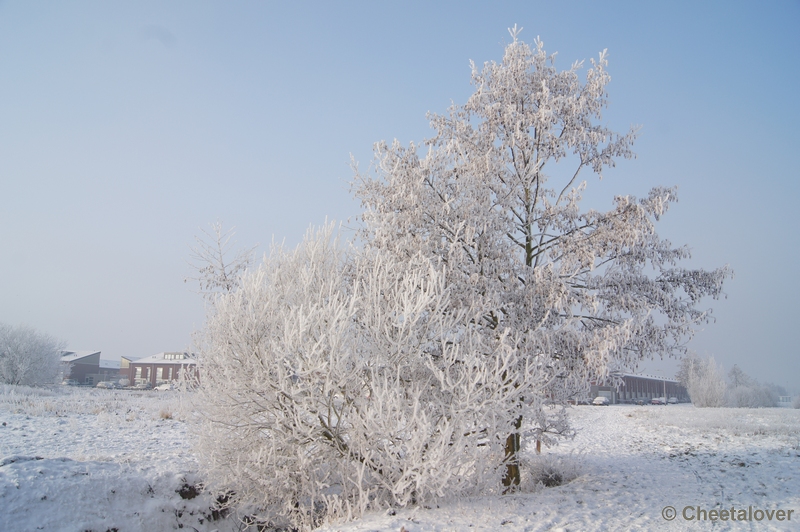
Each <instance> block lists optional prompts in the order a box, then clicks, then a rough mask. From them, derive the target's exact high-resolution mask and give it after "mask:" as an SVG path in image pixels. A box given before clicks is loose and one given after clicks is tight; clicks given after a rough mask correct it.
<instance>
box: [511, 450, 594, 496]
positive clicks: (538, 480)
mask: <svg viewBox="0 0 800 532" xmlns="http://www.w3.org/2000/svg"><path fill="white" fill-rule="evenodd" d="M582 465H583V460H582V459H581V458H580V456H578V455H574V454H569V455H566V456H556V455H552V454H541V455H535V456H534V457H533V458H530V459H528V460H526V461H525V463H524V466H525V470H526V472H527V475H526V476H527V482H525V484H526V485H527V486H528V489H529V490H531V491H535V490H538V489H541V488H552V487H555V486H561V485H562V484H566V483H568V482H571V481H573V480H575V479H576V478H578V477H579V476H580V472H581V469H582Z"/></svg>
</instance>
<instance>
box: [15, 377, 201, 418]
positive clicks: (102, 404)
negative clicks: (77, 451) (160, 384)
mask: <svg viewBox="0 0 800 532" xmlns="http://www.w3.org/2000/svg"><path fill="white" fill-rule="evenodd" d="M0 411H6V412H11V413H15V414H24V415H27V416H70V415H91V414H93V415H101V414H107V415H113V416H123V417H124V418H125V419H129V420H133V419H138V418H139V417H140V416H145V417H151V418H156V417H162V416H161V412H162V411H168V412H170V413H172V414H173V415H176V416H177V417H178V418H179V419H181V420H184V419H185V415H184V414H185V413H186V412H188V411H189V408H188V406H187V403H186V401H185V400H184V397H183V396H182V395H180V394H178V393H176V392H154V391H133V390H106V389H102V388H84V387H72V386H69V387H67V386H61V387H49V388H29V387H27V386H14V385H9V384H3V385H0ZM170 417H172V416H170Z"/></svg>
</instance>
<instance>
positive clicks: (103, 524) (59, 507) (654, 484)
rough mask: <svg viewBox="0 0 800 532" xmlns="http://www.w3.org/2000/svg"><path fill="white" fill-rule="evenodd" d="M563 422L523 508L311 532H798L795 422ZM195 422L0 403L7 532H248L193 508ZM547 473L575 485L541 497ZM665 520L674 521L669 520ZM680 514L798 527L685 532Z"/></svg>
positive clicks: (504, 503) (722, 416) (381, 519)
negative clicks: (565, 431) (716, 514)
mask: <svg viewBox="0 0 800 532" xmlns="http://www.w3.org/2000/svg"><path fill="white" fill-rule="evenodd" d="M570 414H571V419H572V422H573V424H574V425H575V426H576V427H577V428H578V429H579V430H578V435H577V436H576V437H575V439H574V440H572V441H567V442H563V443H562V444H561V445H559V446H557V447H554V448H549V449H545V450H544V452H543V454H542V455H541V456H540V457H537V456H536V455H535V453H533V452H532V449H527V450H526V464H525V470H524V476H523V492H522V493H519V494H515V495H508V496H503V497H481V498H473V499H463V500H456V501H449V502H444V503H440V504H439V505H438V507H431V508H414V509H398V510H394V511H392V512H380V513H368V514H367V515H365V516H364V517H363V518H362V519H360V520H358V521H355V522H351V523H339V524H331V525H328V526H327V527H323V528H322V529H320V530H324V531H328V532H333V531H342V532H366V531H373V530H380V531H383V530H387V531H395V532H399V531H400V530H403V529H404V530H405V531H406V532H422V531H426V532H427V531H433V532H445V531H461V530H465V531H472V530H475V531H478V530H480V531H489V530H501V531H503V532H505V531H509V532H510V531H539V530H541V531H544V530H572V531H583V530H598V531H599V530H665V531H679V530H712V529H713V530H736V531H739V530H743V531H744V530H787V531H788V530H798V529H800V516H799V515H798V514H799V513H800V410H791V409H779V408H773V409H755V410H748V409H728V408H723V409H697V408H694V407H692V406H691V405H670V406H627V405H619V406H609V407H592V406H580V407H575V408H573V409H571V411H570ZM190 415H191V414H190V408H189V406H188V400H187V398H185V397H182V396H181V395H180V394H178V393H173V392H164V393H158V392H131V391H126V390H96V389H91V390H90V389H82V388H81V389H77V388H70V389H56V390H40V389H30V388H22V387H9V386H5V387H2V388H0V508H2V511H0V530H3V531H28V530H56V531H57V530H63V531H83V530H91V531H98V532H103V531H106V530H114V529H116V530H119V531H128V530H133V531H136V530H154V531H160V530H177V529H187V530H192V529H195V530H198V531H213V530H219V531H227V530H240V529H243V527H242V526H241V525H240V522H239V521H238V520H237V519H236V518H235V516H233V515H230V516H228V517H227V518H222V519H214V518H215V517H219V516H218V515H213V514H212V508H213V507H214V503H215V501H214V497H213V496H212V495H211V494H209V493H203V492H201V489H200V486H201V484H202V479H201V477H200V475H199V474H198V464H197V461H196V459H195V458H194V456H193V454H192V451H191V442H190V435H189V432H188V431H187V422H186V420H187V419H188V417H189V416H190ZM542 469H545V470H549V471H551V472H552V471H555V472H557V473H559V474H562V475H563V476H564V477H565V478H566V479H569V478H570V477H575V478H574V479H573V480H571V481H569V482H566V483H564V484H562V485H559V486H555V487H548V488H545V487H542V486H536V485H535V484H534V481H533V477H534V476H537V475H540V473H541V470H542ZM198 492H199V493H198ZM666 506H672V507H674V508H675V509H676V510H677V512H678V514H679V515H678V517H677V518H676V519H675V520H673V521H666V520H665V519H664V518H663V517H662V513H661V512H662V509H663V508H664V507H666ZM687 506H691V507H692V508H697V507H700V508H701V509H704V510H706V511H708V510H712V509H717V510H719V509H728V510H730V509H731V508H734V509H736V510H739V509H748V508H750V507H751V508H753V509H761V510H770V511H771V510H784V511H786V510H794V515H793V516H792V518H791V521H786V520H784V521H783V522H779V521H777V520H775V519H773V520H772V521H767V520H766V518H765V519H763V520H761V521H755V520H752V521H736V522H733V521H726V522H722V521H715V522H712V521H701V522H698V521H686V520H684V519H683V518H682V516H681V515H680V513H681V511H682V510H683V509H684V508H685V507H687ZM692 512H694V510H692V511H691V512H690V515H691V514H692Z"/></svg>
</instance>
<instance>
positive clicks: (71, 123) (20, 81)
mask: <svg viewBox="0 0 800 532" xmlns="http://www.w3.org/2000/svg"><path fill="white" fill-rule="evenodd" d="M514 24H517V25H518V26H522V27H523V28H524V31H523V32H522V35H521V37H522V39H523V40H525V41H527V42H532V41H533V40H534V39H535V37H536V36H540V37H541V39H542V40H543V41H544V44H545V48H546V50H547V51H548V52H556V51H557V52H558V59H557V63H556V64H557V66H559V67H560V68H568V67H569V66H570V65H571V63H572V62H573V61H575V60H580V59H585V60H586V61H587V64H588V60H589V58H592V57H597V54H598V53H599V52H600V51H601V50H603V49H604V48H607V49H608V50H609V67H608V70H609V72H610V74H611V77H612V81H611V84H610V85H609V87H608V90H609V100H610V106H609V108H608V109H607V110H606V112H605V114H604V117H603V119H604V122H606V123H607V124H608V125H610V126H612V127H614V128H616V129H617V130H620V131H624V130H626V129H627V128H628V127H629V125H631V124H640V125H642V130H641V135H640V137H639V140H638V141H637V143H636V145H635V151H636V152H637V155H638V158H637V159H636V160H633V161H623V162H621V163H620V164H619V165H618V166H617V168H615V169H613V170H610V171H608V172H606V175H605V178H604V179H603V181H602V182H598V181H597V180H596V179H594V178H593V177H592V176H590V175H588V174H587V176H586V179H587V180H588V181H589V200H590V201H591V202H593V205H596V206H603V207H607V206H610V204H611V198H612V197H613V195H615V194H633V195H636V196H643V195H645V194H646V192H647V190H649V188H650V187H652V186H655V185H678V186H679V197H680V202H679V203H678V204H677V205H675V206H674V207H673V208H672V209H671V211H670V213H669V214H668V215H667V217H666V218H665V219H664V220H663V222H662V223H661V224H660V227H659V232H660V234H661V235H662V236H663V237H666V238H669V239H670V240H671V241H673V242H674V243H676V244H684V243H685V244H688V245H689V246H690V247H691V248H692V250H693V259H692V260H691V261H690V262H689V264H690V265H692V266H702V267H706V268H713V267H716V266H721V265H723V264H730V265H731V267H732V268H733V269H734V271H735V274H736V276H735V278H734V279H733V280H732V281H730V282H729V283H728V285H727V288H726V292H727V299H725V300H722V301H717V302H713V301H709V302H708V305H709V306H713V307H714V308H715V316H716V318H717V321H716V323H714V324H712V325H709V326H706V327H705V329H704V330H703V331H702V332H700V333H699V334H698V335H697V337H696V339H695V341H694V342H693V348H694V349H695V350H696V351H697V352H698V353H700V354H702V355H713V356H715V358H716V359H717V360H718V361H719V362H721V363H722V364H723V366H724V367H725V368H726V369H729V368H730V367H731V366H732V365H733V364H738V365H739V366H740V367H741V368H742V369H743V370H744V371H745V372H747V373H749V374H750V375H752V376H754V377H756V378H758V379H760V380H762V381H773V382H775V383H777V384H781V385H784V386H786V387H788V388H790V389H795V390H800V356H798V355H799V354H800V353H798V347H797V340H796V338H795V331H796V329H797V325H796V323H797V317H796V316H797V313H796V306H797V302H798V301H799V300H800V279H798V276H797V274H796V270H797V264H798V259H799V258H800V257H798V255H799V254H800V253H799V252H798V244H800V242H798V240H800V239H798V234H799V231H798V229H797V225H796V213H797V212H798V211H797V209H796V207H795V203H796V201H797V199H798V197H800V194H798V193H799V192H800V184H798V177H800V176H799V175H798V169H797V168H798V167H797V163H796V153H797V150H798V140H800V135H798V131H797V125H798V123H799V122H800V103H798V97H797V93H798V82H800V67H799V66H798V64H799V63H798V55H800V32H798V31H797V28H798V27H800V3H799V2H797V1H772V2H763V3H758V4H756V3H755V2H703V3H698V2H661V3H655V2H603V3H599V2H538V1H530V0H528V1H520V2H402V3H382V2H347V3H342V4H341V5H334V3H328V2H292V3H288V2H286V3H277V2H238V3H222V2H218V3H211V2H180V1H178V2H135V3H134V2H131V3H116V2H115V3H112V2H35V3H34V2H21V1H0V202H2V203H1V205H2V208H0V322H5V323H10V324H23V323H24V324H27V325H30V326H32V327H35V328H37V329H38V330H40V331H43V332H47V333H49V334H52V335H54V336H56V337H58V338H62V339H64V340H66V341H67V343H68V345H69V347H70V348H72V349H76V350H81V349H99V350H101V351H102V352H103V356H104V358H110V359H115V358H119V357H120V356H128V357H134V358H137V357H144V356H149V355H152V354H154V353H156V352H159V351H165V350H179V349H185V348H189V347H190V346H191V334H192V331H194V330H196V329H197V328H199V327H200V326H201V325H202V322H203V315H204V309H203V303H202V300H201V298H200V297H199V296H197V295H196V294H195V293H193V292H192V290H193V288H194V287H193V286H192V285H190V284H185V283H184V282H183V279H184V278H185V277H187V276H189V275H191V273H192V270H191V268H190V267H189V266H188V264H187V261H188V259H189V254H190V246H191V245H192V243H193V239H194V236H195V235H197V234H199V233H200V231H201V229H203V228H207V227H208V224H209V223H211V222H214V221H215V220H218V219H219V220H222V221H223V222H224V223H225V225H226V226H235V227H236V230H237V237H236V238H237V241H238V242H239V244H241V245H242V246H245V245H254V244H260V245H261V246H260V248H259V249H260V251H261V252H263V251H266V250H267V249H268V246H269V244H270V242H271V241H272V239H273V238H275V239H276V240H285V241H286V242H287V243H289V244H294V243H296V242H298V241H299V239H300V238H301V236H302V234H303V232H304V231H305V230H306V229H307V227H308V226H309V225H310V224H320V223H322V222H323V221H324V220H325V219H326V218H328V219H338V220H346V219H347V218H350V217H354V216H356V215H357V214H358V212H359V207H358V204H357V202H355V201H354V200H353V199H352V198H351V196H350V192H349V186H348V182H349V180H350V178H351V171H350V168H349V158H350V154H353V155H354V156H355V158H356V159H357V160H358V161H359V162H360V163H361V165H363V166H366V165H368V164H369V162H370V159H371V149H372V144H373V143H374V142H376V141H379V140H391V139H394V138H397V139H399V140H400V141H402V142H403V143H408V142H409V141H412V140H414V141H420V140H422V139H424V138H425V137H427V136H429V135H430V130H429V128H428V124H427V121H426V119H425V113H426V112H427V111H433V112H440V113H441V112H444V111H445V110H446V109H447V107H448V106H449V105H450V103H451V101H453V102H456V103H463V102H464V101H465V100H466V99H467V98H468V97H469V95H470V93H471V89H472V87H471V86H470V84H469V79H470V70H469V60H470V59H472V60H475V61H476V62H477V63H479V64H480V63H483V62H484V61H489V60H500V59H501V57H502V53H503V47H504V45H505V44H506V43H508V41H509V39H510V37H509V35H508V32H507V28H508V27H510V26H513V25H514ZM595 202H596V203H595ZM674 367H675V363H674V361H673V362H666V363H661V362H651V363H648V364H646V365H645V366H644V369H646V370H647V371H650V372H660V373H662V374H665V375H672V373H674Z"/></svg>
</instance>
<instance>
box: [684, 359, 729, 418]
mask: <svg viewBox="0 0 800 532" xmlns="http://www.w3.org/2000/svg"><path fill="white" fill-rule="evenodd" d="M678 380H679V381H680V382H681V383H682V384H683V385H684V386H686V391H687V392H688V393H689V399H691V401H692V404H693V405H694V406H696V407H698V408H719V407H722V406H725V402H726V397H725V392H726V388H727V387H726V384H725V379H724V377H723V376H722V370H721V369H720V367H719V366H718V365H717V363H716V361H715V360H714V358H713V357H710V358H706V359H704V358H700V357H698V356H697V355H695V354H691V355H689V356H687V357H685V358H684V359H683V360H681V368H680V371H679V372H678Z"/></svg>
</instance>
